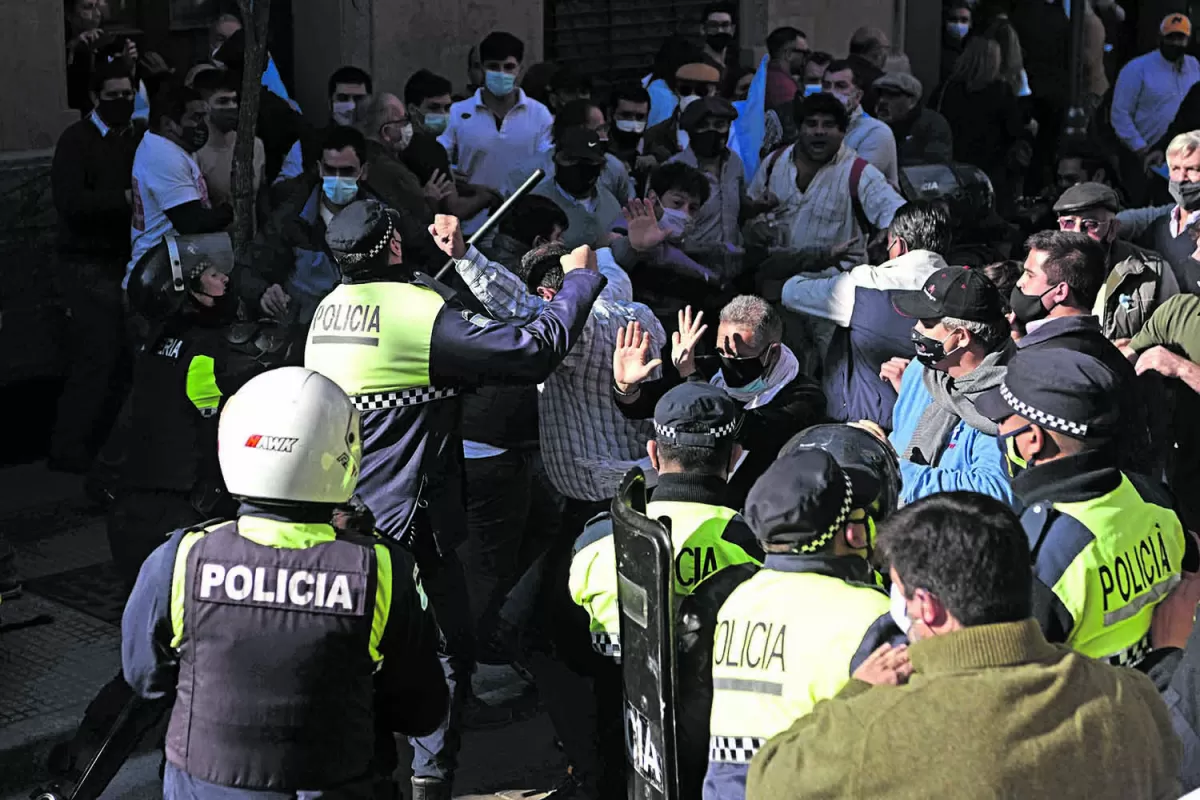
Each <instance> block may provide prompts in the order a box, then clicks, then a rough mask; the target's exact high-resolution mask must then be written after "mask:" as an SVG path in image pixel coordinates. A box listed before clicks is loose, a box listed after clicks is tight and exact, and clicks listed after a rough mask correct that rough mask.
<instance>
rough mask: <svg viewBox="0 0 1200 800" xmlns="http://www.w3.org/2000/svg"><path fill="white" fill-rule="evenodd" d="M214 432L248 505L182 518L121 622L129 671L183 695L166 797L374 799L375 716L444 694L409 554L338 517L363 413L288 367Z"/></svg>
mask: <svg viewBox="0 0 1200 800" xmlns="http://www.w3.org/2000/svg"><path fill="white" fill-rule="evenodd" d="M218 436H219V442H220V454H219V460H220V466H221V473H222V475H223V477H224V479H225V482H226V484H227V485H228V487H229V491H230V493H231V494H232V495H233V496H235V497H237V498H239V499H240V500H241V505H240V506H239V508H238V511H237V518H236V519H235V520H233V521H226V522H221V521H216V522H213V523H205V524H203V525H200V526H196V527H193V528H189V529H183V530H178V531H175V532H174V533H172V534H171V535H170V538H169V539H168V540H167V541H166V542H165V543H164V544H162V545H161V546H160V547H159V548H157V549H156V550H155V551H154V553H152V554H151V556H150V557H149V558H148V559H147V560H146V562H145V564H144V565H143V566H142V570H141V572H140V573H139V575H138V580H137V584H136V585H135V586H134V589H133V593H132V594H131V596H130V598H129V604H128V605H127V606H126V608H125V615H124V617H123V619H122V624H121V639H122V643H121V654H122V664H123V667H124V673H125V678H126V680H127V681H128V682H129V684H130V686H132V687H133V689H134V691H135V692H136V693H137V694H138V695H139V696H140V697H142V698H144V699H146V700H151V701H155V700H165V699H168V698H170V697H171V696H172V695H174V707H173V710H172V712H171V721H170V725H169V727H168V729H167V742H166V756H167V764H166V768H165V774H164V783H163V796H164V798H167V799H168V800H175V798H200V799H202V800H206V799H207V798H213V800H216V799H217V798H220V800H234V799H235V798H254V799H255V800H258V799H259V798H261V799H262V800H284V798H289V800H290V798H296V797H304V798H323V799H324V800H351V799H354V800H358V798H363V799H364V800H365V798H373V797H376V796H377V795H376V793H375V792H376V790H377V788H378V787H377V782H378V778H377V774H376V773H377V766H376V762H375V752H374V746H375V741H376V730H377V725H379V726H382V727H384V728H386V729H389V730H394V731H397V732H401V733H406V734H415V735H421V734H425V733H428V732H429V731H432V730H433V729H434V728H436V727H437V725H438V724H439V723H440V722H441V720H442V719H443V718H444V717H445V715H446V710H447V707H448V699H449V692H448V690H447V688H446V682H445V679H444V678H443V676H442V669H441V665H440V663H439V661H438V657H437V627H436V624H435V623H434V621H433V617H432V614H431V613H430V611H429V601H428V598H427V597H426V595H425V592H424V590H423V589H422V587H421V583H420V578H419V575H418V572H417V568H416V565H415V562H414V561H413V559H412V557H411V556H410V555H408V553H406V552H405V551H404V550H403V549H401V548H399V547H397V546H395V545H394V544H393V543H391V542H389V541H387V540H385V539H383V538H382V537H380V536H363V535H360V534H357V533H348V532H345V531H338V530H335V529H334V527H333V526H332V525H331V524H330V520H331V518H332V517H333V515H334V513H335V512H336V511H337V510H338V507H339V506H340V505H342V504H345V503H347V502H348V501H349V500H350V498H351V496H352V494H353V492H354V489H355V487H356V485H357V483H358V475H359V462H360V459H361V456H362V435H361V433H360V430H359V413H358V411H357V409H355V407H354V405H353V403H352V402H351V401H350V398H349V397H347V396H346V394H345V393H344V392H342V390H341V389H340V388H339V387H338V386H337V384H335V383H333V381H331V380H329V379H328V378H326V377H324V376H322V375H319V374H317V373H315V372H312V371H311V370H306V369H304V368H302V367H282V368H280V369H276V370H271V371H269V372H266V373H264V374H262V375H259V376H257V377H255V378H253V379H252V380H250V381H249V382H248V383H247V384H246V385H245V386H243V387H242V388H241V389H240V390H239V391H238V392H237V394H235V395H234V396H233V397H232V398H230V399H229V402H228V403H227V404H226V406H225V409H224V411H223V413H222V415H221V420H220V430H219V434H218ZM392 789H393V790H394V787H392Z"/></svg>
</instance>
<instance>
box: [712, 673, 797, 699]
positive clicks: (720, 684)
mask: <svg viewBox="0 0 1200 800" xmlns="http://www.w3.org/2000/svg"><path fill="white" fill-rule="evenodd" d="M713 689H721V690H724V691H729V692H753V693H755V694H773V695H775V696H776V697H782V696H783V684H782V683H772V682H771V681H748V680H744V679H742V678H713Z"/></svg>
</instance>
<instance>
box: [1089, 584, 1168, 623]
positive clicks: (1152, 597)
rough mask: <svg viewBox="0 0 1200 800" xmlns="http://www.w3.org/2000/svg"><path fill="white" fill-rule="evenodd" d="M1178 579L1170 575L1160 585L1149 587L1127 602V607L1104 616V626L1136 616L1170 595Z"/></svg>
mask: <svg viewBox="0 0 1200 800" xmlns="http://www.w3.org/2000/svg"><path fill="white" fill-rule="evenodd" d="M1179 581H1180V578H1179V576H1178V575H1171V576H1169V577H1168V578H1167V579H1166V580H1165V581H1163V582H1162V583H1156V584H1155V585H1154V586H1152V587H1150V591H1148V592H1146V593H1145V594H1141V595H1139V596H1137V597H1135V598H1134V599H1133V600H1130V601H1129V605H1124V606H1121V607H1120V608H1118V609H1117V610H1116V611H1110V612H1108V613H1107V614H1105V615H1104V624H1105V625H1116V624H1117V623H1118V622H1123V621H1124V620H1127V619H1129V618H1130V617H1133V616H1136V615H1137V613H1138V612H1139V611H1141V610H1142V609H1143V608H1145V607H1146V606H1148V605H1150V604H1151V603H1157V602H1158V601H1159V600H1161V599H1162V598H1164V597H1166V596H1167V595H1168V594H1170V593H1171V590H1172V589H1174V588H1175V587H1176V586H1178V585H1179Z"/></svg>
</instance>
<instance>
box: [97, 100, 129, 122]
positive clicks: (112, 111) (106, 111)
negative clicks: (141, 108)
mask: <svg viewBox="0 0 1200 800" xmlns="http://www.w3.org/2000/svg"><path fill="white" fill-rule="evenodd" d="M96 111H97V112H98V113H99V114H100V119H102V120H104V124H105V125H107V126H108V127H110V128H123V127H125V126H126V125H128V124H129V120H130V119H132V118H133V98H130V99H128V100H126V99H124V98H117V99H115V100H101V101H100V102H99V103H97V104H96Z"/></svg>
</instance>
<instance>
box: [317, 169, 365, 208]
mask: <svg viewBox="0 0 1200 800" xmlns="http://www.w3.org/2000/svg"><path fill="white" fill-rule="evenodd" d="M321 189H322V191H324V192H325V197H326V198H327V199H328V200H329V202H331V203H333V204H334V205H335V206H348V205H350V203H352V202H354V198H355V196H357V195H358V178H345V177H341V176H338V175H330V176H327V177H323V178H321Z"/></svg>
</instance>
